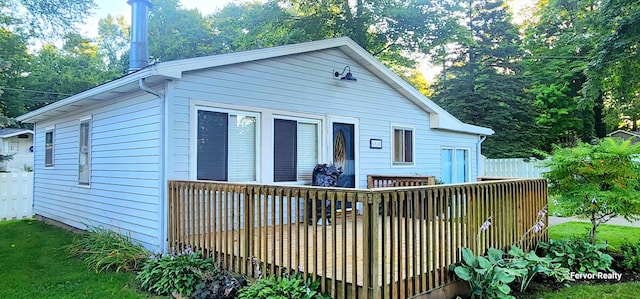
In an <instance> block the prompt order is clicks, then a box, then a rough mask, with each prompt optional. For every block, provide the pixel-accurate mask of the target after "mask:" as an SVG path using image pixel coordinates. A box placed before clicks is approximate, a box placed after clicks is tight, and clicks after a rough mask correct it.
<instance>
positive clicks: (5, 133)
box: [0, 128, 33, 138]
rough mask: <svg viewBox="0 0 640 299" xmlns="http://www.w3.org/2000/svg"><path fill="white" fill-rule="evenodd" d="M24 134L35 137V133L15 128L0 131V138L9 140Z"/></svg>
mask: <svg viewBox="0 0 640 299" xmlns="http://www.w3.org/2000/svg"><path fill="white" fill-rule="evenodd" d="M22 134H31V135H33V131H31V130H27V129H14V128H5V129H0V138H9V137H13V136H18V135H22Z"/></svg>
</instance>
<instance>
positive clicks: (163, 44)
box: [127, 0, 216, 61]
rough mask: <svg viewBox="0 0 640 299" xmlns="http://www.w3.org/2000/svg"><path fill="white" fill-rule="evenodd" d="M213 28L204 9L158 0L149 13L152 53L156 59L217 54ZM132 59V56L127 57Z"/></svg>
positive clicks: (172, 0) (169, 0)
mask: <svg viewBox="0 0 640 299" xmlns="http://www.w3.org/2000/svg"><path fill="white" fill-rule="evenodd" d="M212 37H213V31H212V30H211V27H210V25H209V22H208V21H207V18H205V17H204V16H203V15H202V14H201V13H200V11H198V10H197V9H186V8H183V7H182V6H181V5H180V3H179V1H178V0H156V1H153V8H152V9H151V11H150V15H149V55H151V56H152V57H153V60H156V61H170V60H177V59H183V58H191V57H198V56H206V55H212V54H216V53H215V51H214V50H213V49H214V47H215V43H214V42H213V40H212ZM127 58H128V57H127Z"/></svg>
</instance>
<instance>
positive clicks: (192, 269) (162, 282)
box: [137, 248, 214, 296]
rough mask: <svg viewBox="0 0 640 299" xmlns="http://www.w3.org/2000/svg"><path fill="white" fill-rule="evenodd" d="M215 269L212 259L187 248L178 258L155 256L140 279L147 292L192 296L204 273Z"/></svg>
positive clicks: (139, 275)
mask: <svg viewBox="0 0 640 299" xmlns="http://www.w3.org/2000/svg"><path fill="white" fill-rule="evenodd" d="M213 270H214V268H213V262H212V260H211V258H203V257H202V255H201V254H200V252H193V251H192V250H191V249H190V248H187V249H186V250H185V251H183V252H180V253H178V254H177V255H171V254H166V255H160V256H158V257H156V256H151V257H150V258H149V259H148V260H147V262H146V263H145V265H144V267H143V268H142V271H140V273H138V276H137V279H138V281H140V287H141V288H142V289H143V290H145V291H149V292H152V293H154V294H158V295H172V294H176V293H177V294H180V295H182V296H190V295H191V293H193V291H194V290H195V289H196V286H197V285H198V284H199V283H201V282H202V279H203V276H204V274H205V273H208V272H213Z"/></svg>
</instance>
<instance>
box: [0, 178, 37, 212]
mask: <svg viewBox="0 0 640 299" xmlns="http://www.w3.org/2000/svg"><path fill="white" fill-rule="evenodd" d="M32 216H33V172H9V173H0V221H3V220H12V219H22V218H27V217H32Z"/></svg>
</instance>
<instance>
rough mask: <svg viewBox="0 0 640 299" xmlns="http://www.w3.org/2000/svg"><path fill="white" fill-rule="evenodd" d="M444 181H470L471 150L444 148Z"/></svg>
mask: <svg viewBox="0 0 640 299" xmlns="http://www.w3.org/2000/svg"><path fill="white" fill-rule="evenodd" d="M440 155H441V158H442V181H443V182H444V183H445V184H455V183H464V182H468V181H469V180H470V179H469V150H468V149H461V148H443V149H442V151H441V154H440Z"/></svg>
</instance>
